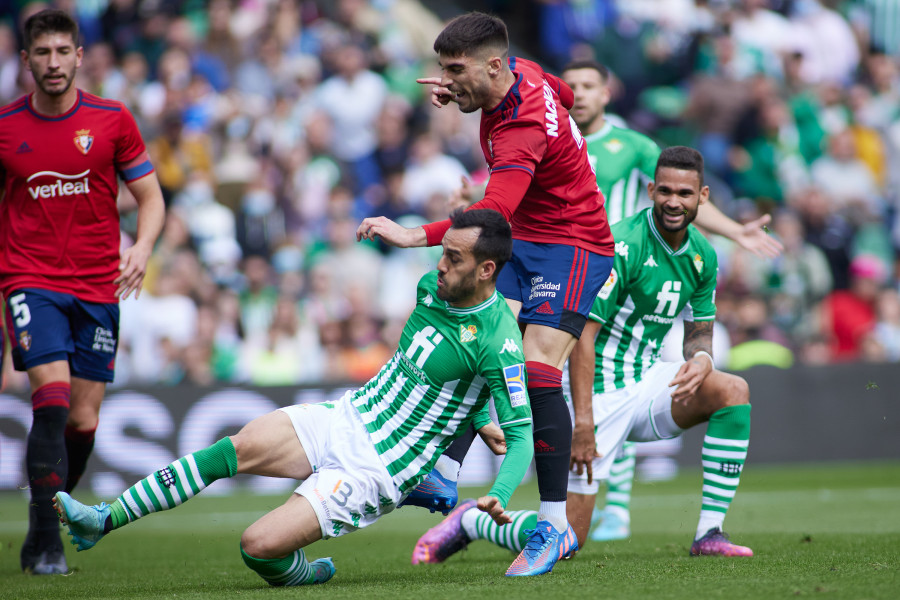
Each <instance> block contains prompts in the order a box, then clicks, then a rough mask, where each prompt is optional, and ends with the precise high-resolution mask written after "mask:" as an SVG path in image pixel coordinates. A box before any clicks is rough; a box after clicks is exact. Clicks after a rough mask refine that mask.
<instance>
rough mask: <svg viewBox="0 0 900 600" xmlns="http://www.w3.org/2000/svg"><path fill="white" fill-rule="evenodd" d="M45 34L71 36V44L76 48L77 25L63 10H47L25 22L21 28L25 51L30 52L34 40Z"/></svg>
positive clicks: (35, 14) (37, 13)
mask: <svg viewBox="0 0 900 600" xmlns="http://www.w3.org/2000/svg"><path fill="white" fill-rule="evenodd" d="M45 33H68V34H69V35H71V36H72V42H74V44H75V45H76V46H78V23H76V22H75V19H73V18H72V17H71V16H70V15H69V13H67V12H65V11H63V10H58V9H55V8H48V9H46V10H42V11H40V12H36V13H34V14H33V15H31V16H30V17H28V18H27V19H26V20H25V25H24V26H23V27H22V40H23V43H24V44H25V50H26V51H30V50H31V45H32V44H33V43H34V40H35V38H39V37H40V36H42V35H44V34H45Z"/></svg>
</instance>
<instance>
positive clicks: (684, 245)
mask: <svg viewBox="0 0 900 600" xmlns="http://www.w3.org/2000/svg"><path fill="white" fill-rule="evenodd" d="M645 210H646V212H647V222H648V223H649V226H650V232H651V233H653V237H655V238H656V241H657V242H659V244H660V246H662V247H663V248H665V249H666V252H668V253H669V255H670V256H679V255H681V254H684V253H685V252H687V249H688V248H689V247H690V246H691V226H690V224H688V226H687V227H686V228H685V231H684V240H682V242H681V247H680V248H679V249H678V250H672V246H670V245H669V242H667V241H666V240H665V239H663V236H662V234H661V233H660V232H659V230H658V229H657V228H656V221H654V220H653V208H652V207H651V208H647V209H645Z"/></svg>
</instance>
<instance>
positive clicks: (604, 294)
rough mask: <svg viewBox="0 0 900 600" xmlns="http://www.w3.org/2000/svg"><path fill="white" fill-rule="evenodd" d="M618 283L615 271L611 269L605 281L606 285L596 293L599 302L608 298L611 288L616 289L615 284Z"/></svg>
mask: <svg viewBox="0 0 900 600" xmlns="http://www.w3.org/2000/svg"><path fill="white" fill-rule="evenodd" d="M617 281H619V275H618V273H616V270H615V269H612V270H611V271H610V272H609V277H608V278H607V280H606V283H604V284H603V287H602V288H600V291H599V292H598V293H597V297H598V298H600V299H601V300H606V299H608V298H609V295H610V294H612V291H613V288H614V287H616V282H617Z"/></svg>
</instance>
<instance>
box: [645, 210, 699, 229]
mask: <svg viewBox="0 0 900 600" xmlns="http://www.w3.org/2000/svg"><path fill="white" fill-rule="evenodd" d="M699 208H700V205H699V204H698V205H697V206H695V207H694V209H693V210H690V209H687V208H686V209H684V219H682V221H681V224H680V225H676V226H670V225H666V221H665V217H666V215H667V214H668V213H666V212H665V211H664V210H663V209H662V207H661V206H657V205H656V204H654V205H653V217H654V219H655V221H656V224H657V225H658V226H659V227H660V228H662V229H664V230H666V231H669V232H672V233H674V232H676V231H681V230H682V229H686V228H687V226H688V225H690V224H691V223H693V221H694V219H695V218H697V210H698V209H699Z"/></svg>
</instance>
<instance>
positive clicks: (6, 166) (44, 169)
mask: <svg viewBox="0 0 900 600" xmlns="http://www.w3.org/2000/svg"><path fill="white" fill-rule="evenodd" d="M152 172H153V165H152V164H151V163H150V159H149V157H148V156H147V152H146V149H145V148H144V142H143V140H142V139H141V134H140V132H139V131H138V128H137V124H136V123H135V121H134V117H132V115H131V113H130V112H128V109H127V108H125V106H124V105H122V103H121V102H115V101H112V100H105V99H103V98H100V97H98V96H94V95H92V94H88V93H86V92H84V91H82V90H78V99H77V101H76V102H75V105H74V106H73V107H72V108H71V109H70V110H69V111H68V112H66V113H65V114H62V115H59V116H54V117H48V116H45V115H41V114H38V113H37V112H36V111H35V109H34V107H33V106H32V104H31V97H30V96H23V97H22V98H20V99H18V100H16V101H15V102H13V103H11V104H8V105H6V106H5V107H3V108H0V182H2V186H3V188H2V189H3V199H2V202H0V290H2V291H3V292H4V293H5V294H7V295H8V294H9V292H11V291H12V290H14V289H18V288H25V287H35V288H40V289H48V290H52V291H57V292H65V293H69V294H73V295H74V296H76V297H78V298H81V299H82V300H86V301H89V302H116V301H117V298H116V296H115V291H116V287H115V285H113V280H114V279H115V278H116V276H117V274H118V272H119V240H120V238H119V211H118V208H117V206H116V198H117V196H118V191H119V184H118V177H121V178H122V179H123V180H124V181H125V182H131V181H134V180H136V179H139V178H141V177H144V176H146V175H148V174H150V173H152Z"/></svg>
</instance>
